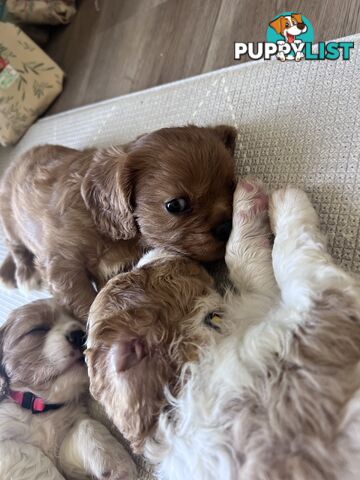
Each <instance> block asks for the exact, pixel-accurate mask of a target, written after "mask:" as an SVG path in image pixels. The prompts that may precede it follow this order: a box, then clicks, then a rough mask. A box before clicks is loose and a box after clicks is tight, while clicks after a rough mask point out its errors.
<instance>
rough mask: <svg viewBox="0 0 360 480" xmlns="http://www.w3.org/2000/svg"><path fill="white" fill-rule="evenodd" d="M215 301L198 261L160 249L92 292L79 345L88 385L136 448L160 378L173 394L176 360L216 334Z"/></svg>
mask: <svg viewBox="0 0 360 480" xmlns="http://www.w3.org/2000/svg"><path fill="white" fill-rule="evenodd" d="M221 302H222V300H221V297H220V296H219V295H218V293H217V292H216V291H215V290H214V288H213V282H212V279H211V277H210V276H209V274H208V273H207V272H206V271H205V269H204V268H203V267H202V266H200V265H199V264H198V263H196V262H195V261H193V260H191V259H188V258H185V257H182V256H179V255H177V254H174V253H170V252H168V251H164V250H162V249H154V250H152V251H150V252H149V253H147V254H146V255H145V256H144V257H143V258H142V259H141V261H140V262H139V264H138V265H137V267H136V268H135V269H134V270H133V271H131V272H127V273H122V274H120V275H118V276H116V277H114V278H113V279H111V280H110V281H109V282H108V283H107V285H106V286H105V287H104V288H103V289H102V290H101V291H100V293H99V294H98V296H97V297H96V299H95V301H94V303H93V305H92V307H91V310H90V315H89V323H88V343H87V350H86V359H87V364H88V369H89V374H90V379H91V393H92V394H93V396H94V397H95V398H96V399H97V400H98V401H99V402H100V403H101V404H102V405H103V406H104V407H105V410H106V412H107V414H108V416H109V417H110V418H111V419H112V421H113V422H114V423H115V425H116V426H117V428H118V429H119V430H120V431H121V433H122V434H123V435H124V436H125V437H126V438H127V439H128V440H129V442H130V444H131V446H132V448H133V450H134V451H135V452H137V453H141V452H142V451H143V447H144V442H145V441H146V439H148V438H149V436H150V435H151V434H152V433H153V432H154V428H155V426H156V421H157V418H158V415H159V412H160V411H161V410H162V409H163V408H164V407H165V406H166V404H167V402H166V398H165V394H164V386H165V385H167V388H168V389H169V391H171V392H172V393H173V394H175V393H176V392H177V389H178V386H179V385H178V381H177V380H178V376H179V374H180V370H181V367H182V366H183V364H184V363H185V362H188V361H193V360H196V359H197V358H198V356H199V352H200V351H201V349H202V348H203V346H204V345H207V344H208V343H209V342H212V341H213V339H214V337H215V336H217V335H218V331H217V330H218V327H217V325H216V323H215V316H214V313H213V312H217V309H218V306H219V305H220V304H221ZM184 478H185V477H184Z"/></svg>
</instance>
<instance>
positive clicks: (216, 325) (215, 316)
mask: <svg viewBox="0 0 360 480" xmlns="http://www.w3.org/2000/svg"><path fill="white" fill-rule="evenodd" d="M221 317H222V314H221V313H219V312H211V313H208V314H207V315H206V317H205V318H204V323H205V325H207V326H208V327H210V328H212V329H213V330H216V331H217V332H219V333H221V327H220V325H221Z"/></svg>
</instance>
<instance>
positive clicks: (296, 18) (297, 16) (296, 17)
mask: <svg viewBox="0 0 360 480" xmlns="http://www.w3.org/2000/svg"><path fill="white" fill-rule="evenodd" d="M291 16H292V17H293V18H295V20H296V21H297V23H303V21H302V18H301V15H300V13H293V14H292V15H291Z"/></svg>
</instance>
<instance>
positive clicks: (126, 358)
mask: <svg viewBox="0 0 360 480" xmlns="http://www.w3.org/2000/svg"><path fill="white" fill-rule="evenodd" d="M112 354H113V361H114V366H115V369H116V371H117V372H118V373H121V372H125V371H126V370H130V368H132V367H135V365H137V364H138V363H140V362H141V360H142V359H143V358H144V357H146V355H147V350H146V347H145V345H144V344H143V342H142V341H141V340H140V339H139V338H134V339H128V340H125V339H124V340H119V341H118V342H117V343H116V344H115V345H114V347H113V349H112Z"/></svg>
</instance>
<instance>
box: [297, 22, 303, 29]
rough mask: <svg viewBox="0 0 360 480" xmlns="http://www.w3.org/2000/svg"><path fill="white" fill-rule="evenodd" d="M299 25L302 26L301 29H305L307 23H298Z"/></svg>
mask: <svg viewBox="0 0 360 480" xmlns="http://www.w3.org/2000/svg"><path fill="white" fill-rule="evenodd" d="M297 27H298V28H300V30H304V28H305V23H298V24H297Z"/></svg>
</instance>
